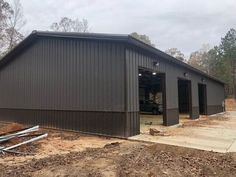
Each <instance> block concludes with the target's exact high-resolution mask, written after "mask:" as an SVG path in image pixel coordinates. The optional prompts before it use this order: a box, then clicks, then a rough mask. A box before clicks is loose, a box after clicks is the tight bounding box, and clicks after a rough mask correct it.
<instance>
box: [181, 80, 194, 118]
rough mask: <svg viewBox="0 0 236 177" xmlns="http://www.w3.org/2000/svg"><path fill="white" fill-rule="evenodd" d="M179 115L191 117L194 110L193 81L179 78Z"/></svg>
mask: <svg viewBox="0 0 236 177" xmlns="http://www.w3.org/2000/svg"><path fill="white" fill-rule="evenodd" d="M178 100H179V117H180V118H181V119H184V118H190V116H191V111H192V105H191V104H192V100H191V81H189V80H184V79H178Z"/></svg>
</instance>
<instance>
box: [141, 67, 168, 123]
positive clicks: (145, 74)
mask: <svg viewBox="0 0 236 177" xmlns="http://www.w3.org/2000/svg"><path fill="white" fill-rule="evenodd" d="M163 81H164V76H163V74H162V73H156V72H152V71H149V70H145V69H139V109H140V123H141V124H143V125H162V124H163V105H164V104H163V90H164V89H163Z"/></svg>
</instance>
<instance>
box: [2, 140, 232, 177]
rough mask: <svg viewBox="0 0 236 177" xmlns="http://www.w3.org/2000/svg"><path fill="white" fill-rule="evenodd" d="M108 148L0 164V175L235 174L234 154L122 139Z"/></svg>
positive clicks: (188, 176) (184, 176) (183, 176)
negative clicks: (121, 141) (19, 162)
mask: <svg viewBox="0 0 236 177" xmlns="http://www.w3.org/2000/svg"><path fill="white" fill-rule="evenodd" d="M119 147H120V148H117V143H115V144H114V145H111V146H109V148H107V147H104V148H88V149H87V150H85V151H82V152H71V153H68V154H63V155H53V156H50V157H47V158H43V159H38V160H37V159H33V160H32V161H29V162H27V163H26V164H20V165H17V166H15V167H14V168H13V167H12V166H7V165H6V164H5V163H4V164H2V165H0V176H6V177H7V176H11V177H14V176H37V177H39V176H77V175H78V174H79V176H124V177H126V176H140V177H141V176H142V177H143V176H150V177H151V176H162V177H171V176H173V177H197V176H205V177H208V176H209V177H210V176H227V177H233V176H235V174H236V160H235V154H221V153H214V152H208V151H201V150H195V149H189V148H183V147H176V146H169V145H161V144H156V145H147V144H143V143H131V142H125V143H121V144H119Z"/></svg>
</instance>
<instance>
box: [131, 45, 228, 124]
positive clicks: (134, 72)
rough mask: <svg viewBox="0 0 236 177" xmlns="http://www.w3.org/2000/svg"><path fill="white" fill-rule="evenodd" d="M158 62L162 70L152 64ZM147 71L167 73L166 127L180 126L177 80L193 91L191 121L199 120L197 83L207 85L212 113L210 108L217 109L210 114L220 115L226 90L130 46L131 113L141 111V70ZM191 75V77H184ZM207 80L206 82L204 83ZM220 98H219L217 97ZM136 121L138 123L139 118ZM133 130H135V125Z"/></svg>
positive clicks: (184, 69) (215, 83) (193, 73)
mask: <svg viewBox="0 0 236 177" xmlns="http://www.w3.org/2000/svg"><path fill="white" fill-rule="evenodd" d="M154 61H158V62H159V66H154V64H153V62H154ZM139 67H141V68H146V69H148V70H151V71H155V72H160V73H165V77H166V86H165V87H166V109H167V111H166V119H167V120H166V121H167V125H171V124H176V123H178V121H179V120H178V84H177V83H178V79H179V78H183V79H187V80H190V81H191V88H192V98H191V100H192V112H191V113H190V114H191V115H190V116H191V118H193V119H194V118H198V117H199V103H198V102H199V100H198V99H199V98H198V83H203V84H206V86H207V93H208V94H207V101H208V102H207V103H208V106H209V109H210V106H211V105H214V106H215V107H217V109H215V110H214V111H210V112H209V114H212V113H216V112H221V111H222V109H219V106H221V104H222V101H223V100H224V97H223V95H224V88H223V85H222V84H219V83H217V82H215V81H212V80H210V79H208V78H205V77H203V76H201V75H199V74H196V73H195V72H192V71H190V70H189V69H186V68H183V67H181V66H177V65H176V64H173V63H170V62H168V61H166V60H165V59H163V58H160V57H159V56H155V55H152V54H150V53H147V52H145V51H143V50H142V49H139V48H134V47H132V46H127V49H126V72H127V102H128V112H130V113H135V112H138V111H139V101H138V68H139ZM185 72H187V73H188V77H184V73H185ZM203 78H204V80H205V82H203V81H202V79H203ZM215 94H218V95H219V97H216V96H214V95H215ZM136 119H139V117H137V118H136ZM134 126H136V125H135V124H134Z"/></svg>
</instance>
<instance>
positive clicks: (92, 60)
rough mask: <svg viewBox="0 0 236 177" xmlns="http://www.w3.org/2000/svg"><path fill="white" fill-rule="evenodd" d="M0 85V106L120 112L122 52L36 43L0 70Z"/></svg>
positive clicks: (111, 47)
mask: <svg viewBox="0 0 236 177" xmlns="http://www.w3.org/2000/svg"><path fill="white" fill-rule="evenodd" d="M0 83H1V84H0V98H1V99H0V108H17V109H25V108H27V109H43V110H82V111H114V112H124V49H123V47H122V45H121V44H117V43H111V42H99V41H83V40H69V39H56V38H55V39H54V38H47V39H39V40H38V41H37V42H36V43H34V45H32V46H31V47H30V48H28V49H26V51H24V52H23V53H22V54H21V55H19V56H18V57H17V59H16V60H13V61H12V62H11V63H9V64H8V65H7V66H5V67H4V68H3V69H2V70H0Z"/></svg>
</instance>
